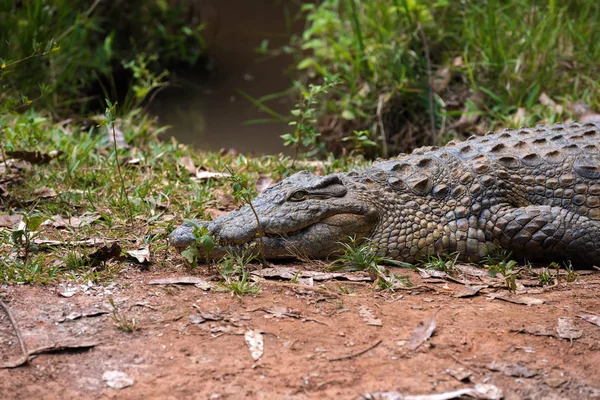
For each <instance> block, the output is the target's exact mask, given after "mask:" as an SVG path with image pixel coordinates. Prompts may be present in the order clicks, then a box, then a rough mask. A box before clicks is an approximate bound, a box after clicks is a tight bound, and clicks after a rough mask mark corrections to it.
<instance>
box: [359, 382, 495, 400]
mask: <svg viewBox="0 0 600 400" xmlns="http://www.w3.org/2000/svg"><path fill="white" fill-rule="evenodd" d="M464 396H469V397H472V398H475V399H480V400H501V399H502V398H504V393H503V392H502V389H500V388H499V387H497V386H494V385H491V384H489V383H477V384H475V386H474V387H473V388H466V389H459V390H453V391H451V392H443V393H434V394H423V395H415V396H411V395H405V394H403V393H400V392H373V393H367V394H365V395H364V396H363V397H364V398H367V399H371V400H452V399H460V398H464Z"/></svg>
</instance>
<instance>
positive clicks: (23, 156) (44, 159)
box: [6, 150, 62, 164]
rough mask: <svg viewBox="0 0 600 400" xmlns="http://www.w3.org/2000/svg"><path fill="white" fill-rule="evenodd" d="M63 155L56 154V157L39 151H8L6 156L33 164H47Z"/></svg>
mask: <svg viewBox="0 0 600 400" xmlns="http://www.w3.org/2000/svg"><path fill="white" fill-rule="evenodd" d="M61 154H62V151H61V152H56V153H54V155H50V154H44V153H41V152H39V151H25V150H17V151H7V152H6V155H7V156H9V157H12V158H16V159H18V160H25V161H27V162H29V163H31V164H47V163H49V162H50V160H52V159H53V158H55V157H58V156H60V155H61Z"/></svg>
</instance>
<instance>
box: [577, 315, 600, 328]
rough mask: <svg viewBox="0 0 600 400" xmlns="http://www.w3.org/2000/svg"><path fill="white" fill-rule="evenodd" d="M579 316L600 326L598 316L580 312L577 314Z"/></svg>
mask: <svg viewBox="0 0 600 400" xmlns="http://www.w3.org/2000/svg"><path fill="white" fill-rule="evenodd" d="M579 318H581V319H583V320H585V321H587V322H589V323H590V324H594V325H597V326H600V317H599V316H597V315H591V314H582V315H580V316H579Z"/></svg>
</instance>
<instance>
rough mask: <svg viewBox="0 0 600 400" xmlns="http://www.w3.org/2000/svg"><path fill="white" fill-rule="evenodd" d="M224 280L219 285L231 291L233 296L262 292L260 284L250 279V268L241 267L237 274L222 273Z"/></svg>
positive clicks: (224, 289) (222, 288)
mask: <svg viewBox="0 0 600 400" xmlns="http://www.w3.org/2000/svg"><path fill="white" fill-rule="evenodd" d="M221 276H222V277H223V281H221V282H218V283H217V285H218V287H219V288H220V289H221V290H223V291H226V292H230V293H231V295H232V296H238V297H240V296H244V295H248V294H256V293H260V291H261V289H260V286H259V285H258V284H257V283H255V282H252V281H251V280H249V279H248V270H247V269H246V268H241V270H240V272H239V273H237V274H224V273H221Z"/></svg>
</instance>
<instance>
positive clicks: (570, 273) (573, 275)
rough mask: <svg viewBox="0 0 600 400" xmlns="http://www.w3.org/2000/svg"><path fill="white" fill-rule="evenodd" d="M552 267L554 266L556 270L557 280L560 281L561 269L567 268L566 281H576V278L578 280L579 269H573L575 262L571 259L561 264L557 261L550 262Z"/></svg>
mask: <svg viewBox="0 0 600 400" xmlns="http://www.w3.org/2000/svg"><path fill="white" fill-rule="evenodd" d="M549 267H550V268H554V270H555V271H556V281H557V282H560V271H561V269H564V270H565V281H567V282H575V280H577V275H578V274H577V271H575V270H574V269H573V264H572V263H571V261H565V262H563V265H562V266H561V265H560V264H559V263H557V262H554V261H553V262H551V263H550V266H549Z"/></svg>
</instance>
